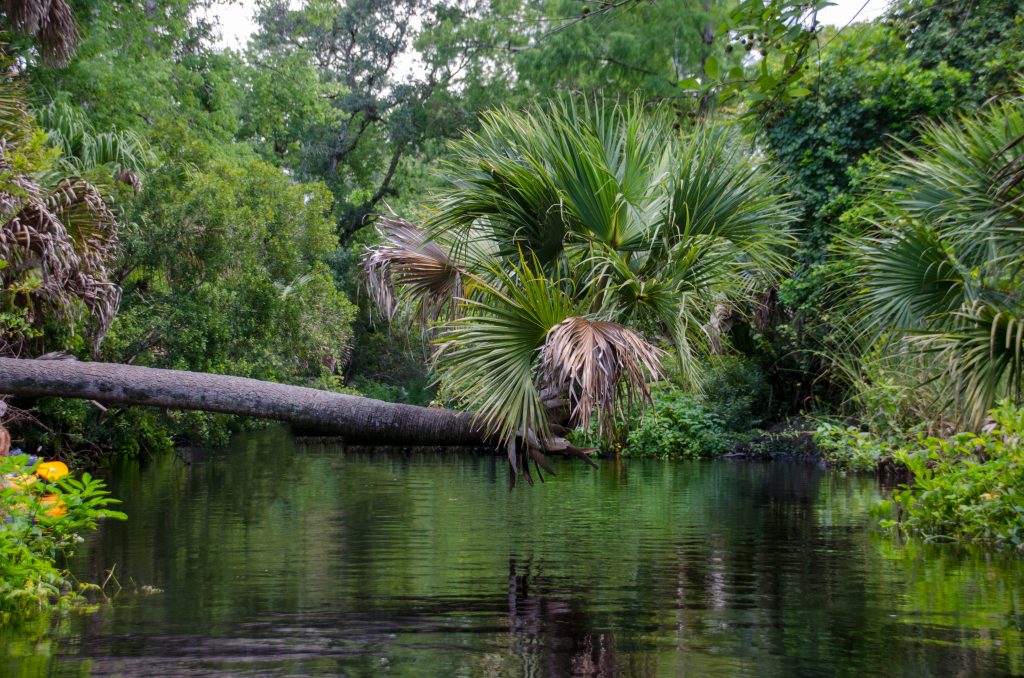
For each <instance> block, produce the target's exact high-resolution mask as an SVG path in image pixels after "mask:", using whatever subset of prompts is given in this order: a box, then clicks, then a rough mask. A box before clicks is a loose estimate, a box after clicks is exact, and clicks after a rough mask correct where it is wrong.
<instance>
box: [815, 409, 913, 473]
mask: <svg viewBox="0 0 1024 678" xmlns="http://www.w3.org/2000/svg"><path fill="white" fill-rule="evenodd" d="M814 444H815V446H816V447H817V448H818V451H819V452H820V453H821V458H822V459H824V460H825V461H826V462H827V463H828V465H829V466H833V467H835V468H839V469H843V470H848V471H874V470H876V469H877V468H878V465H879V464H880V463H881V462H882V461H884V460H886V459H891V458H892V456H893V452H894V447H893V445H892V444H891V443H890V442H888V441H886V440H883V439H881V438H879V437H878V436H875V435H873V434H871V433H869V432H867V431H863V430H861V429H859V428H857V427H855V426H843V425H841V424H835V423H832V422H828V421H823V422H821V423H820V424H818V426H817V428H816V429H815V431H814Z"/></svg>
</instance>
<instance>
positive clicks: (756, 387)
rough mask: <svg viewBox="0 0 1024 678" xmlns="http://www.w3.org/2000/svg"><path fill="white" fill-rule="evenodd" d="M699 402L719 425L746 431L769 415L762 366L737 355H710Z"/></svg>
mask: <svg viewBox="0 0 1024 678" xmlns="http://www.w3.org/2000/svg"><path fill="white" fill-rule="evenodd" d="M703 385H704V393H703V397H702V402H703V404H704V407H705V409H707V410H709V411H711V412H714V413H715V415H716V417H718V419H719V421H720V422H721V424H722V426H723V427H724V428H725V429H727V430H729V431H733V432H737V433H745V432H747V431H749V430H751V429H753V428H756V427H757V426H760V425H762V424H763V423H764V422H765V419H766V418H767V416H768V402H769V396H770V392H769V389H768V382H767V381H766V380H765V376H764V372H763V371H762V370H761V367H760V366H759V365H758V364H757V363H755V362H753V361H752V360H750V359H747V358H742V357H740V356H733V355H722V356H712V357H711V358H710V360H709V364H708V366H707V372H706V374H705V376H704V384H703Z"/></svg>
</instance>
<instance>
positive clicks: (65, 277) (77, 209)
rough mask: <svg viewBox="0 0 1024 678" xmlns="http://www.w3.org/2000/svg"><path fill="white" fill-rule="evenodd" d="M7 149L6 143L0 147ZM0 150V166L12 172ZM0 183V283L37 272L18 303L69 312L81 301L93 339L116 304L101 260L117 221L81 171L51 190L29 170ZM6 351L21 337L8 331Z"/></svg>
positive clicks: (101, 331)
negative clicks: (90, 320) (80, 175)
mask: <svg viewBox="0 0 1024 678" xmlns="http://www.w3.org/2000/svg"><path fill="white" fill-rule="evenodd" d="M0 151H6V148H0ZM5 158H6V155H5V153H0V172H9V171H10V169H11V168H10V167H9V166H8V163H7V162H6V159H5ZM12 174H13V176H14V180H13V181H9V182H7V183H6V185H5V186H3V187H2V188H0V216H2V218H3V219H4V220H3V222H0V259H3V260H4V261H5V262H6V266H5V268H4V269H3V270H2V271H0V290H2V289H7V288H9V287H10V286H11V285H12V284H13V283H16V282H18V281H23V280H25V279H27V278H29V277H34V278H37V279H38V281H37V282H38V284H36V285H35V286H34V287H33V289H31V290H30V291H23V292H18V293H17V296H18V297H19V299H17V300H16V303H18V304H20V305H22V306H27V307H33V308H34V307H39V306H45V307H46V308H47V309H49V310H51V311H53V312H55V313H57V314H61V315H65V316H68V317H74V316H75V314H76V312H77V310H78V308H80V307H79V306H78V303H80V304H81V305H82V306H84V307H85V309H86V311H88V313H89V315H90V316H92V318H93V320H94V321H95V327H94V329H93V332H92V339H93V347H94V349H95V348H97V347H98V345H99V341H100V340H101V339H102V337H103V335H104V334H106V332H107V330H108V329H109V328H110V325H111V323H112V322H113V319H114V314H115V313H116V311H117V304H118V301H119V300H120V295H121V293H120V290H119V289H118V287H117V286H116V285H114V284H113V283H111V282H110V279H109V273H108V271H107V269H106V264H107V262H108V261H109V260H110V258H111V257H112V256H113V253H114V248H115V246H116V242H117V222H116V220H115V218H114V215H113V214H112V213H111V211H110V209H109V208H108V207H107V205H106V203H105V202H104V201H103V196H102V195H101V194H100V193H99V191H98V190H97V189H96V188H95V187H94V186H92V185H91V184H89V183H88V182H86V181H84V180H81V179H62V180H61V181H59V182H58V184H57V185H56V186H55V187H53V188H52V189H50V190H46V189H45V188H44V187H43V186H41V185H39V184H38V183H36V182H35V181H34V180H33V178H32V177H30V176H28V175H23V174H17V173H12ZM5 343H6V344H7V345H8V346H7V349H8V351H16V350H17V346H18V341H17V340H14V339H13V338H12V337H6V338H5Z"/></svg>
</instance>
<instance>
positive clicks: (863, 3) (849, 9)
mask: <svg viewBox="0 0 1024 678" xmlns="http://www.w3.org/2000/svg"><path fill="white" fill-rule="evenodd" d="M832 1H833V2H834V3H835V4H834V5H833V6H831V7H826V8H825V9H823V10H821V11H820V12H818V21H820V22H821V23H823V24H829V25H832V26H845V25H846V24H848V23H850V22H851V21H857V22H860V21H871V20H872V19H876V18H878V17H879V16H881V15H882V13H883V12H885V10H886V9H887V8H888V7H889V0H832ZM854 17H856V18H854Z"/></svg>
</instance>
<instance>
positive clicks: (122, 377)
mask: <svg viewBox="0 0 1024 678" xmlns="http://www.w3.org/2000/svg"><path fill="white" fill-rule="evenodd" d="M0 393H6V394H10V395H15V396H36V397H42V396H56V397H62V398H84V399H87V400H95V401H97V402H100V403H109V404H117V405H150V406H154V407H165V408H171V409H184V410H203V411H206V412H222V413H225V414H237V415H242V416H247V417H260V418H265V419H276V420H279V421H284V422H288V423H289V424H292V425H293V426H295V427H297V428H299V429H301V430H304V431H310V432H315V433H318V434H332V435H340V436H342V437H343V438H345V439H346V440H347V441H351V442H358V443H366V444H382V445H383V444H387V445H458V446H462V445H465V446H477V445H483V444H485V442H486V441H485V439H484V434H483V432H482V431H481V430H480V429H479V428H477V427H476V426H474V424H473V419H472V417H471V416H470V415H469V414H467V413H464V412H456V411H453V410H444V409H435V408H427V407H416V406H414V405H402V404H398V403H387V402H382V401H379V400H373V399H370V398H361V397H358V396H351V395H343V394H340V393H331V392H329V391H319V390H316V389H312V388H303V387H301V386H287V385H285V384H275V383H271V382H266V381H259V380H256V379H245V378H242V377H230V376H225V375H220V374H206V373H201V372H183V371H179V370H160V369H155V368H151V367H137V366H134V365H117V364H112V363H86V362H76V361H66V360H23V359H15V358H0Z"/></svg>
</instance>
